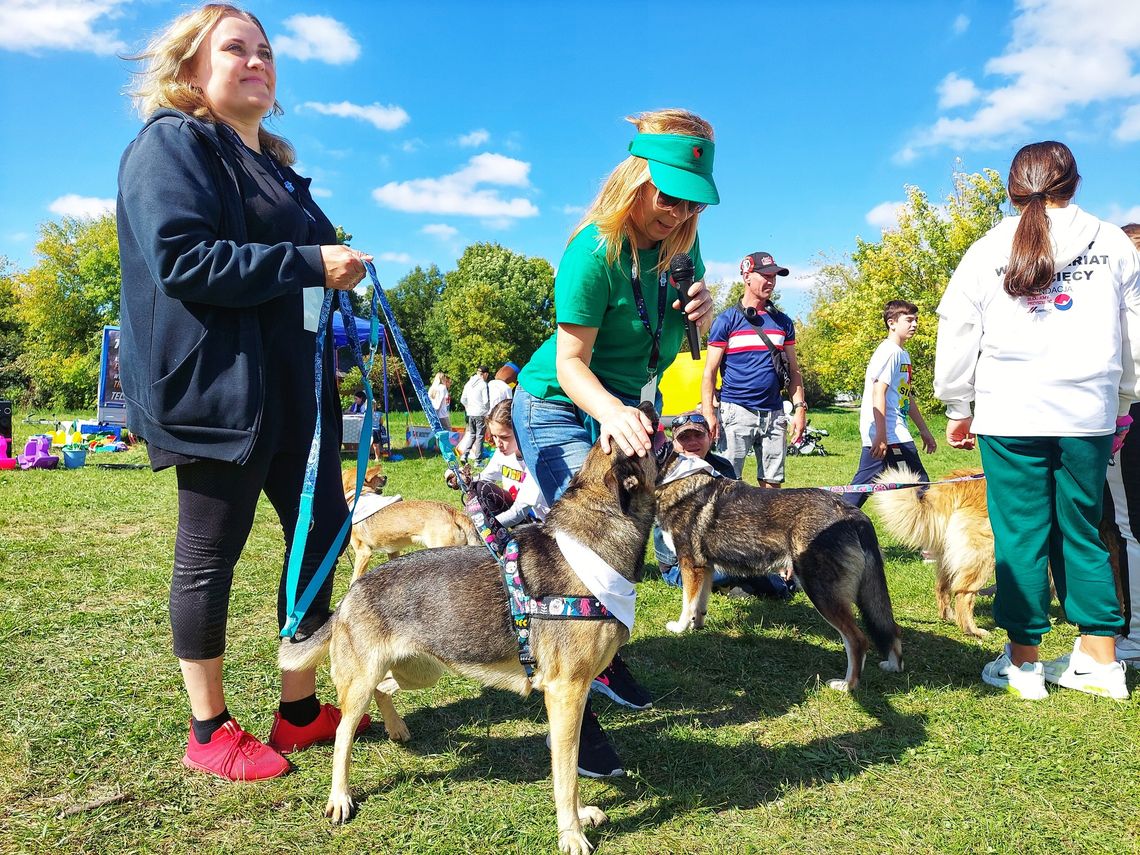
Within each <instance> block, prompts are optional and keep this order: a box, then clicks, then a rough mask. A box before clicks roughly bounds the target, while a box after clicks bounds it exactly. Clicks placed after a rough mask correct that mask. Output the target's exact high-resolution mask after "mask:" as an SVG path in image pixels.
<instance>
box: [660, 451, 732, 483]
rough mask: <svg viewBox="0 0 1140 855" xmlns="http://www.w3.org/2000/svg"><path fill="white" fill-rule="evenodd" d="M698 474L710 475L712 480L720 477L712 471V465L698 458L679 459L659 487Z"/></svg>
mask: <svg viewBox="0 0 1140 855" xmlns="http://www.w3.org/2000/svg"><path fill="white" fill-rule="evenodd" d="M699 473H703V474H705V475H711V476H712V477H714V478H719V477H720V473H719V472H717V471H716V470H715V469H713V466H712V464H711V463H709V462H708V461H707V460H702V459H701V458H699V457H681V458H680V459H678V461H677V465H676V466H674V467H673V470H672V471H671V472H670V473H669V474H668V475H666V476H665V477H664V478H662V479H661V486H662V487H664V486H665V485H666V484H672V483H673V482H674V481H680V480H681V479H682V478H688V477H689V476H690V475H697V474H699Z"/></svg>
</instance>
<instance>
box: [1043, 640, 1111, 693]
mask: <svg viewBox="0 0 1140 855" xmlns="http://www.w3.org/2000/svg"><path fill="white" fill-rule="evenodd" d="M1045 679H1046V680H1048V681H1049V682H1050V683H1056V684H1057V685H1059V686H1064V687H1065V688H1066V689H1076V690H1077V691H1078V692H1088V693H1089V694H1090V695H1100V696H1101V697H1105V698H1113V699H1114V700H1117V701H1126V700H1128V684H1127V683H1126V682H1125V679H1124V665H1123V664H1122V663H1120V662H1110V663H1108V664H1107V665H1105V664H1102V663H1100V662H1097V661H1096V660H1095V659H1093V658H1092V657H1091V656H1089V655H1088V654H1087V653H1085V652H1084V651H1083V650H1081V640H1080V639H1079V638H1078V639H1077V640H1076V641H1074V642H1073V652H1072V653H1066V654H1065V655H1064V656H1058V657H1057V658H1056V659H1051V660H1049V661H1048V662H1046V663H1045Z"/></svg>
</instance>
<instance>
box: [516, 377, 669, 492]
mask: <svg viewBox="0 0 1140 855" xmlns="http://www.w3.org/2000/svg"><path fill="white" fill-rule="evenodd" d="M611 394H613V393H612V392H611ZM616 397H617V398H619V399H620V400H621V401H622V402H623V403H624V404H626V405H627V406H630V407H635V406H637V400H636V399H630V398H625V397H624V396H622V395H617V396H616ZM657 409H658V410H660V409H661V398H660V395H658V399H657ZM511 421H512V422H513V427H514V429H515V440H516V441H517V442H518V444H519V454H521V455H522V459H523V462H525V463H526V468H527V469H529V470H530V472H531V474H532V475H533V476H534V477H535V478H537V479H538V486H539V487H541V488H542V495H543V496H545V497H546V500H547V501H548V502H551V503H553V502H556V501H557V500H558V497H559V496H561V495H562V494H563V493H564V492H566V488H567V487H568V486H569V485H570V479H571V478H573V477H574V475H575V473H576V472H577V471H578V470H579V469H581V468H582V466H583V465H584V464H585V462H586V455H587V454H589V453H590V447H591V446H592V445H593V444H594V443H595V442H597V439H598V434H599V432H600V428H601V426H600V425H599V424H598V422H597V421H596V420H595V419H594V418H593V417H592V416H590V415H587V414H586V412H585V411H583V410H581V409H579V408H578V407H575V406H574V405H573V404H568V403H565V402H562V401H547V400H544V399H543V398H536V397H535V396H534V395H532V394H530V392H528V391H527V390H526V389H524V388H523V387H522V386H518V387H517V388H516V389H515V397H514V403H512V404H511Z"/></svg>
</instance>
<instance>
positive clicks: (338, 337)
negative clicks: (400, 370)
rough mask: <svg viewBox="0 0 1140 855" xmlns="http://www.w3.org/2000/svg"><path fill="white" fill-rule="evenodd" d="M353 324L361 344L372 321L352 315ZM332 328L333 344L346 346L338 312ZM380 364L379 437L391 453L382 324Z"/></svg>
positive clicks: (384, 344) (386, 339)
mask: <svg viewBox="0 0 1140 855" xmlns="http://www.w3.org/2000/svg"><path fill="white" fill-rule="evenodd" d="M352 320H353V324H354V326H355V327H356V340H357V341H359V342H360V343H362V344H366V343H367V342H368V339H369V337H370V336H371V333H372V322H371V321H370V320H368V319H366V318H357V317H353V319H352ZM332 329H333V344H334V345H335V346H336V347H337V348H338V349H339V348H342V347H347V346H348V342H349V338H348V333H346V332H345V328H344V319H343V318H341V316H340V312H334V313H333V316H332ZM380 364H381V365H382V366H383V377H384V424H383V431H382V433H381V438H382V439H383V444H384V446H385V448H386V450H387V451H388V452H389V453H391V451H392V448H391V444H390V441H389V437H390V436H391V434H390V433H389V432H388V336H387V334H386V330H385V329H384V325H383V324H381V325H380ZM337 367H338V368H339V367H340V357H339V356H338V357H337Z"/></svg>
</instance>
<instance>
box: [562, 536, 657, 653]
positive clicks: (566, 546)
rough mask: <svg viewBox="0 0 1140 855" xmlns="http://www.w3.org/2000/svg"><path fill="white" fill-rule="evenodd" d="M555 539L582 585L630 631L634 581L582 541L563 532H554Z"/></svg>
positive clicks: (635, 590) (634, 592)
mask: <svg viewBox="0 0 1140 855" xmlns="http://www.w3.org/2000/svg"><path fill="white" fill-rule="evenodd" d="M554 541H555V542H556V543H557V544H558V548H559V550H561V552H562V557H563V558H565V559H566V563H567V564H569V565H570V569H571V570H573V571H574V574H575V575H576V576H577V577H578V578H579V579H581V580H582V584H583V585H585V586H586V587H587V588H588V589H589V591H590V593H591V594H593V595H594V596H595V597H597V598H598V601H599V602H600V603H601V604H602V605H603V606H605V607H606V611H608V612H609V613H610V614H611V615H613V616H614V617H615V618H617V619H618V620H620V621H621V622H622V623H624V624H625V626H626V628H627V629H628V630H629V631H630V633H632V632H633V610H634V609H633V607H634V603H635V602H636V600H637V589H636V588H634V587H633V582H631V581H629V579H627V578H626V577H625V576H623V575H621V573H619V572H618V571H617V570H615V569H614V568H613V567H612V566H610V564H609V563H608V562H607V561H606V560H605V559H604V558H602V556H600V555H598V553H596V552H594V550H592V549H590V547H588V546H586V544H584V543H582V541H580V540H578V539H577V538H575V537H572V536H571V535H569V534H567V533H566V532H564V531H556V532H554Z"/></svg>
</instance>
